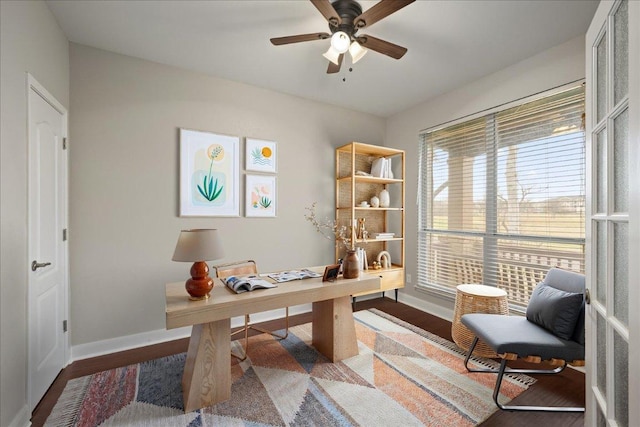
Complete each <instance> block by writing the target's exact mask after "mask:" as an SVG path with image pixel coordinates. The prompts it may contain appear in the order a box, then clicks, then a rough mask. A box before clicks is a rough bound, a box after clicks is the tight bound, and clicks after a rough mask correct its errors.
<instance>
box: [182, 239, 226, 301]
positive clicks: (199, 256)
mask: <svg viewBox="0 0 640 427" xmlns="http://www.w3.org/2000/svg"><path fill="white" fill-rule="evenodd" d="M222 257H224V251H223V249H222V243H221V242H220V236H219V235H218V230H214V229H198V230H182V231H181V232H180V236H179V237H178V243H177V244H176V250H175V251H174V252H173V257H172V258H171V260H173V261H183V262H193V265H192V266H191V278H190V279H188V280H187V281H186V283H185V288H186V289H187V292H188V293H189V295H190V298H189V299H192V300H201V299H207V298H209V292H211V289H213V280H212V279H211V277H209V266H208V265H207V263H206V262H205V261H212V260H214V259H219V258H222Z"/></svg>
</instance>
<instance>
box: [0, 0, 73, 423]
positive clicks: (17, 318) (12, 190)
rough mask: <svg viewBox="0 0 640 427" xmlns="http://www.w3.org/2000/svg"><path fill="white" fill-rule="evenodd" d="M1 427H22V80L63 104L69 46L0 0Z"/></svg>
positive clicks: (29, 9) (24, 7) (38, 20)
mask: <svg viewBox="0 0 640 427" xmlns="http://www.w3.org/2000/svg"><path fill="white" fill-rule="evenodd" d="M0 19H1V21H0V31H1V33H0V43H1V45H0V94H1V96H0V105H1V107H0V108H1V110H0V123H1V124H0V129H1V130H0V132H1V133H0V161H1V165H0V177H1V180H0V224H1V228H0V234H1V236H2V239H1V246H0V328H1V331H0V382H1V386H0V425H2V426H8V425H11V424H12V423H14V424H15V425H26V424H27V422H28V420H29V418H30V415H31V414H30V413H29V408H28V407H27V317H26V312H27V309H26V301H27V274H28V272H29V270H28V268H27V265H28V261H27V77H26V73H27V72H29V73H31V75H33V76H34V77H35V79H36V80H38V82H40V84H42V85H43V86H44V87H45V88H46V89H47V90H48V91H49V92H50V93H51V94H52V95H53V96H55V97H56V99H57V100H58V101H59V102H60V103H61V104H62V105H64V106H65V107H68V105H69V48H68V46H69V45H68V43H67V39H66V37H65V36H64V34H63V33H62V31H61V30H60V28H59V27H58V24H57V23H56V21H55V19H54V17H53V15H52V14H51V12H50V11H49V9H48V8H47V6H46V5H45V3H44V2H31V1H0Z"/></svg>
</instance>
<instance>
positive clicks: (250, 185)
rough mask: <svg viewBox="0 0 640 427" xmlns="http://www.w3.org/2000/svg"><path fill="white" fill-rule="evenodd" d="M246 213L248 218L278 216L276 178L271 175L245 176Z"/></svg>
mask: <svg viewBox="0 0 640 427" xmlns="http://www.w3.org/2000/svg"><path fill="white" fill-rule="evenodd" d="M245 178H246V182H245V191H246V196H245V201H246V205H245V211H244V214H245V216H247V217H263V218H264V217H275V216H276V206H277V198H276V177H275V176H271V175H245Z"/></svg>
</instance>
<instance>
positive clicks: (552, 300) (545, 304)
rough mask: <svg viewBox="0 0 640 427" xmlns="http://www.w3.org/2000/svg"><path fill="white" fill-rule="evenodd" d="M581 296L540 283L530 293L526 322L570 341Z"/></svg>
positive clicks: (578, 313) (578, 314)
mask: <svg viewBox="0 0 640 427" xmlns="http://www.w3.org/2000/svg"><path fill="white" fill-rule="evenodd" d="M583 298H584V296H583V295H582V294H576V293H572V292H565V291H562V290H560V289H556V288H554V287H553V286H549V285H547V284H546V283H544V282H541V283H539V284H538V286H536V288H535V289H534V290H533V292H532V293H531V298H530V299H529V305H528V306H527V320H529V321H530V322H533V323H535V324H536V325H539V326H542V327H543V328H545V329H546V330H548V331H550V332H552V333H553V334H554V335H556V336H558V337H560V338H562V339H565V340H570V339H571V336H572V335H573V331H574V329H575V328H576V322H577V321H578V316H580V310H581V309H582V300H583Z"/></svg>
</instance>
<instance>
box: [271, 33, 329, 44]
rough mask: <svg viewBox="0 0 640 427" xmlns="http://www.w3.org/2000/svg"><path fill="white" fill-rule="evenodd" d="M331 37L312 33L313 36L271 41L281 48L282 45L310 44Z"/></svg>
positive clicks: (305, 35) (303, 35)
mask: <svg viewBox="0 0 640 427" xmlns="http://www.w3.org/2000/svg"><path fill="white" fill-rule="evenodd" d="M329 37H331V34H329V33H311V34H298V35H297V36H286V37H274V38H272V39H271V43H272V44H274V45H276V46H280V45H282V44H289V43H300V42H310V41H313V40H324V39H328V38H329Z"/></svg>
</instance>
